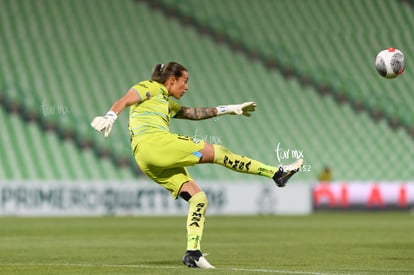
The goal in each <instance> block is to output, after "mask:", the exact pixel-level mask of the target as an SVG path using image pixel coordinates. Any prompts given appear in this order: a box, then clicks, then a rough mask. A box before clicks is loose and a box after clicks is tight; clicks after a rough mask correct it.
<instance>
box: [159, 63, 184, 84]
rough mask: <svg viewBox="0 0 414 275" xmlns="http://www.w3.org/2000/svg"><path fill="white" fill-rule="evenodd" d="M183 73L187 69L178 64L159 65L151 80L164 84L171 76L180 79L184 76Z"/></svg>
mask: <svg viewBox="0 0 414 275" xmlns="http://www.w3.org/2000/svg"><path fill="white" fill-rule="evenodd" d="M183 71H187V69H186V68H185V67H184V66H183V65H181V64H178V63H177V62H168V63H167V64H157V65H155V66H154V69H153V70H152V74H151V80H153V81H157V82H158V83H162V84H164V83H165V82H166V81H167V79H168V78H169V77H170V76H174V77H175V79H178V78H180V77H181V76H182V75H183Z"/></svg>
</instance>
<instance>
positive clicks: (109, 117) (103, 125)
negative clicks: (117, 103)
mask: <svg viewBox="0 0 414 275" xmlns="http://www.w3.org/2000/svg"><path fill="white" fill-rule="evenodd" d="M117 117H118V116H117V115H116V113H115V112H114V111H109V112H107V113H106V115H105V116H97V117H95V118H94V119H93V120H92V122H91V126H92V127H93V128H94V129H95V130H96V131H98V132H104V136H105V137H106V138H107V137H108V136H109V133H110V132H111V130H112V125H113V124H114V122H115V120H116V119H117Z"/></svg>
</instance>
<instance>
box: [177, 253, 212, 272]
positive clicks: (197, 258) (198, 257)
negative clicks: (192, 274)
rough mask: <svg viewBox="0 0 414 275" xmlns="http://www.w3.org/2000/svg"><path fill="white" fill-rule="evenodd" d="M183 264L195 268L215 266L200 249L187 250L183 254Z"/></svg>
mask: <svg viewBox="0 0 414 275" xmlns="http://www.w3.org/2000/svg"><path fill="white" fill-rule="evenodd" d="M183 264H185V265H186V266H188V267H194V268H215V267H214V266H212V265H211V264H210V263H209V262H208V261H207V259H206V258H205V257H204V256H203V254H202V253H201V251H200V250H187V251H186V252H185V254H184V256H183Z"/></svg>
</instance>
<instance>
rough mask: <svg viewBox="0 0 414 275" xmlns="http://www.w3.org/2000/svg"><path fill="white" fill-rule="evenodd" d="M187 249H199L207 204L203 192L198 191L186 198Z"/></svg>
mask: <svg viewBox="0 0 414 275" xmlns="http://www.w3.org/2000/svg"><path fill="white" fill-rule="evenodd" d="M188 203H189V209H188V217H187V250H201V237H202V236H203V229H204V220H205V213H206V209H207V205H208V201H207V197H206V194H205V193H204V192H198V193H197V194H195V195H194V196H192V197H191V199H189V200H188Z"/></svg>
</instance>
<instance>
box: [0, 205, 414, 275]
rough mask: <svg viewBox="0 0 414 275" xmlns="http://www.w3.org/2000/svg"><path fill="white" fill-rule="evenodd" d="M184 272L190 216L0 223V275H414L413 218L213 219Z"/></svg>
mask: <svg viewBox="0 0 414 275" xmlns="http://www.w3.org/2000/svg"><path fill="white" fill-rule="evenodd" d="M202 245H203V247H202V248H203V252H205V253H209V255H208V256H207V259H208V260H209V261H210V263H212V264H213V265H215V266H216V267H217V269H215V270H195V269H190V268H187V267H185V266H184V265H182V264H181V257H182V255H183V253H184V250H185V217H87V218H73V217H70V218H18V217H3V218H0V274H195V272H197V273H200V274H302V275H303V274H310V275H319V274H320V275H322V274H325V275H333V274H376V275H378V274H387V275H388V274H414V216H413V215H411V214H409V213H383V212H371V213H325V214H314V215H310V216H249V217H243V216H241V217H223V216H211V217H210V216H208V217H207V222H206V225H205V235H204V239H203V243H202Z"/></svg>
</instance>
